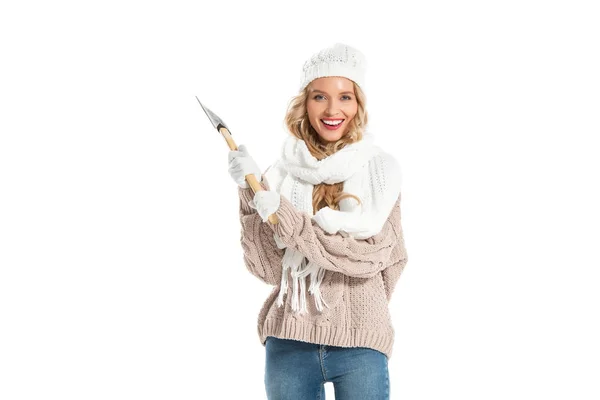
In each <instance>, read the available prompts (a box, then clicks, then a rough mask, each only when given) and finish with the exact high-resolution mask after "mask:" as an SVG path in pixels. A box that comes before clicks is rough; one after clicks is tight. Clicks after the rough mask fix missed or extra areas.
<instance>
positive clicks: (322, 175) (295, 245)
mask: <svg viewBox="0 0 600 400" xmlns="http://www.w3.org/2000/svg"><path fill="white" fill-rule="evenodd" d="M365 65H366V63H365V59H364V56H363V55H362V53H361V52H359V51H358V50H357V49H355V48H352V47H350V46H348V45H345V44H342V43H336V44H335V45H333V46H332V47H328V48H325V49H323V50H321V51H319V52H318V53H316V54H315V55H313V56H312V57H311V58H310V59H309V60H307V61H306V62H305V64H304V67H303V69H302V80H301V85H300V91H299V94H298V95H297V96H295V97H294V98H293V99H292V101H291V102H290V105H289V108H288V111H287V114H286V116H285V121H286V125H287V128H288V130H289V135H288V136H287V137H286V138H285V140H284V142H283V146H282V148H281V154H280V157H279V158H278V159H277V160H276V161H275V162H274V163H273V164H271V165H270V166H269V168H267V170H266V171H265V172H264V173H261V171H260V169H259V168H258V166H257V164H256V162H255V161H254V160H253V159H252V157H251V156H250V155H249V152H248V150H247V148H246V147H245V146H244V145H241V146H239V149H238V151H231V152H230V153H229V173H230V175H231V176H232V178H233V180H234V181H235V182H236V183H237V184H238V185H239V196H240V209H239V212H240V221H241V226H242V229H241V245H242V248H243V253H244V262H245V265H246V267H247V268H248V270H249V271H250V272H251V273H252V274H254V275H255V276H256V277H257V278H259V279H261V280H262V281H264V282H265V283H267V284H269V285H272V286H273V291H272V292H271V294H270V295H269V296H268V298H267V299H266V301H265V303H264V305H263V307H262V309H261V311H260V313H259V316H258V335H259V338H260V341H261V343H262V344H263V345H264V346H265V349H266V362H265V382H264V383H265V388H266V392H267V397H268V399H278V400H280V399H286V400H292V399H302V400H305V399H322V398H324V397H325V394H324V383H325V382H332V383H333V386H334V390H335V395H336V399H343V400H350V399H356V400H359V399H360V400H365V399H388V398H389V395H390V382H389V371H388V359H389V357H391V354H392V347H393V343H394V328H393V326H392V322H391V318H390V313H389V310H388V303H389V301H390V299H391V296H392V293H393V291H394V287H395V285H396V282H397V280H398V278H399V277H400V274H401V273H402V270H403V269H404V266H405V265H406V263H407V260H408V258H407V254H406V249H405V246H404V239H403V233H402V227H401V224H400V187H401V181H402V174H401V170H400V165H399V163H398V162H397V161H396V159H395V158H394V157H393V156H392V155H391V154H390V153H388V152H386V151H384V150H382V149H381V148H380V147H378V146H376V145H375V143H374V136H373V135H372V134H371V133H369V132H368V131H367V130H366V127H367V120H368V117H367V111H366V108H365V104H366V98H365V93H364V81H365ZM248 174H255V176H256V177H257V179H258V180H259V181H260V182H261V185H262V186H263V188H264V189H265V190H264V191H259V192H257V193H256V194H254V192H253V191H252V189H251V188H250V187H249V186H248V184H247V183H246V181H245V176H246V175H248ZM270 214H275V215H276V216H277V217H278V219H279V222H278V223H277V224H272V223H271V222H270V221H269V220H268V216H269V215H270Z"/></svg>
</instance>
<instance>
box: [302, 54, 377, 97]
mask: <svg viewBox="0 0 600 400" xmlns="http://www.w3.org/2000/svg"><path fill="white" fill-rule="evenodd" d="M366 66H367V60H366V59H365V56H364V54H362V53H361V52H360V51H358V50H357V49H355V48H353V47H350V46H348V45H345V44H343V43H336V44H334V45H333V46H332V47H327V48H325V49H323V50H321V51H319V52H318V53H316V54H314V55H313V56H312V57H311V58H310V59H308V60H307V61H306V62H305V63H304V66H303V67H302V77H301V83H300V91H302V90H303V89H304V88H305V87H306V86H307V85H308V84H309V83H310V82H312V81H313V80H315V79H317V78H321V77H324V76H343V77H344V78H348V79H351V80H353V81H354V82H356V84H358V86H360V88H361V89H362V90H363V91H364V90H365V88H364V86H365V69H366Z"/></svg>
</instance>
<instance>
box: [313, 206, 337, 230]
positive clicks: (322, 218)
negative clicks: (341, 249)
mask: <svg viewBox="0 0 600 400" xmlns="http://www.w3.org/2000/svg"><path fill="white" fill-rule="evenodd" d="M339 213H340V211H337V210H334V209H332V208H330V207H323V208H321V209H320V210H319V211H317V213H316V214H315V215H313V217H312V220H313V221H315V222H316V223H317V224H319V226H320V227H321V228H322V229H323V230H324V231H325V232H327V233H330V234H332V235H333V234H334V233H337V232H338V231H339V230H340V229H341V228H342V222H343V221H342V218H341V215H340V214H339Z"/></svg>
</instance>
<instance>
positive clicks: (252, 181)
mask: <svg viewBox="0 0 600 400" xmlns="http://www.w3.org/2000/svg"><path fill="white" fill-rule="evenodd" d="M219 132H221V135H223V137H224V138H225V141H226V142H227V145H228V146H229V148H230V149H231V150H237V149H238V147H237V145H236V144H235V142H234V141H233V138H232V137H231V133H229V130H228V129H227V128H225V127H224V126H221V127H220V128H219ZM246 182H248V185H250V187H251V188H252V191H253V192H254V193H256V192H260V191H261V190H264V189H263V187H262V186H261V184H260V183H259V182H258V180H257V179H256V176H254V174H248V175H246ZM269 222H270V223H272V224H277V223H279V218H277V215H275V214H271V215H269Z"/></svg>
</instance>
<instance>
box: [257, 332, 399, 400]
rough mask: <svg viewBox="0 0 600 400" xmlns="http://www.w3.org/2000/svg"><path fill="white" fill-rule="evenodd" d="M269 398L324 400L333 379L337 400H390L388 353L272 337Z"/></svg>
mask: <svg viewBox="0 0 600 400" xmlns="http://www.w3.org/2000/svg"><path fill="white" fill-rule="evenodd" d="M265 346H266V362H265V388H266V391H267V398H268V400H322V399H325V386H324V384H325V382H332V383H333V387H334V391H335V398H336V400H380V399H381V400H389V396H390V380H389V372H388V363H387V362H388V360H387V356H386V355H385V354H383V353H381V352H379V351H377V350H374V349H369V348H366V347H338V346H329V345H322V344H314V343H307V342H302V341H298V340H291V339H279V338H276V337H274V336H268V337H267V341H266V343H265Z"/></svg>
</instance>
